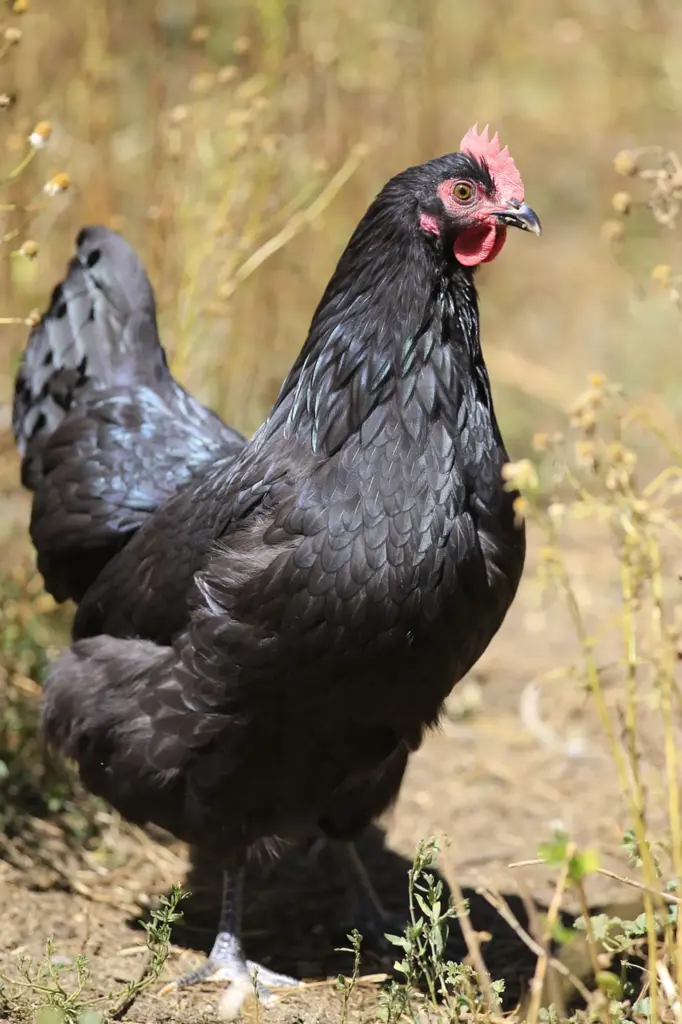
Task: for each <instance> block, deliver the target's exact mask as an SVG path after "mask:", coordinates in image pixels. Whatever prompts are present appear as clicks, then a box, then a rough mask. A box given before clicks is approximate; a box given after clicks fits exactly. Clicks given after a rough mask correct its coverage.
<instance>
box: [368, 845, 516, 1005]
mask: <svg viewBox="0 0 682 1024" xmlns="http://www.w3.org/2000/svg"><path fill="white" fill-rule="evenodd" d="M437 854H438V842H437V840H435V839H430V840H428V841H427V842H424V841H422V842H421V843H420V844H419V847H418V849H417V853H416V856H415V859H414V863H413V865H412V867H411V868H410V871H409V874H408V897H409V920H408V923H407V925H406V926H405V931H404V932H403V934H402V935H388V936H387V938H388V939H389V941H390V942H391V943H392V944H393V945H394V946H395V947H396V948H398V949H400V950H402V952H403V954H404V955H403V957H402V958H401V959H400V960H398V961H396V963H395V964H394V968H395V970H396V971H398V972H399V973H400V974H401V975H403V977H404V979H405V985H404V987H403V989H402V991H401V989H400V987H399V986H397V985H392V986H391V987H389V989H388V990H387V992H386V993H385V994H384V997H383V1000H382V1007H381V1009H382V1017H383V1019H384V1020H386V1021H397V1020H399V1019H400V1016H401V1015H403V1014H405V1013H407V1014H408V1015H409V1016H410V1017H411V1019H412V1020H416V1019H418V1017H419V1012H418V1009H417V1006H418V1002H419V1001H420V999H419V997H418V996H417V995H416V993H417V992H419V991H424V990H426V993H427V995H428V999H429V1002H430V1012H432V1013H434V1012H435V1013H437V1015H438V1018H439V1019H442V1020H446V1021H460V1020H462V1018H463V1017H477V1016H478V1015H480V1014H484V1013H485V1012H486V1006H485V1002H486V1001H485V999H484V997H483V995H482V993H481V987H480V979H479V978H478V976H477V974H476V971H475V970H474V968H473V967H470V966H468V965H464V964H460V963H455V962H454V961H451V960H447V959H446V957H445V950H446V945H447V941H448V934H449V923H450V921H452V920H453V919H454V918H458V917H463V916H465V915H467V914H468V912H469V909H468V905H467V904H466V901H463V902H462V903H461V905H459V906H454V905H452V904H451V903H448V902H446V901H445V899H444V891H443V890H444V887H443V881H442V879H440V878H437V877H436V875H435V874H434V871H433V870H432V869H433V868H434V865H435V862H436V857H437ZM491 987H492V991H493V993H494V995H495V996H499V995H501V994H502V992H503V991H504V982H502V981H496V982H493V983H492V986H491ZM488 1009H489V1008H488Z"/></svg>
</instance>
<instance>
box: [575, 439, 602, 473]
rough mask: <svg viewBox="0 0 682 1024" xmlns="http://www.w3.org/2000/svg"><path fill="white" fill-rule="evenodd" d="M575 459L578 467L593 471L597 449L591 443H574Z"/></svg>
mask: <svg viewBox="0 0 682 1024" xmlns="http://www.w3.org/2000/svg"><path fill="white" fill-rule="evenodd" d="M575 458H576V462H577V463H578V465H579V466H584V467H585V468H586V469H594V468H595V466H596V465H597V449H596V447H595V444H594V442H593V441H576V445H575Z"/></svg>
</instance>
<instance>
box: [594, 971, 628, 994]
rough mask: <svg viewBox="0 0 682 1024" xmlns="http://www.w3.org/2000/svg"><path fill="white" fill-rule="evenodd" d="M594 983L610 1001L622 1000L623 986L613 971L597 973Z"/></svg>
mask: <svg viewBox="0 0 682 1024" xmlns="http://www.w3.org/2000/svg"><path fill="white" fill-rule="evenodd" d="M595 981H596V982H597V985H598V987H599V988H600V989H601V990H602V992H605V993H606V995H607V996H608V997H609V998H610V999H622V998H623V984H622V982H621V980H620V978H619V977H618V975H617V974H614V973H613V971H597V974H596V977H595Z"/></svg>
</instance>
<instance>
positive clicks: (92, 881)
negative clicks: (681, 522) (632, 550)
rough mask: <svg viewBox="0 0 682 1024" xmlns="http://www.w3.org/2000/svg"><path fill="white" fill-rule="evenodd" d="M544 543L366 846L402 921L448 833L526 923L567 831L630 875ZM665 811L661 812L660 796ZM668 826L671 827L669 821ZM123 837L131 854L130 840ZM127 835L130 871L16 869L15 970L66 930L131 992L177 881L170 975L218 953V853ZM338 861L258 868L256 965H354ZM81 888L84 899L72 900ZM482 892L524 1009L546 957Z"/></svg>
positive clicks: (481, 909)
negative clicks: (420, 861)
mask: <svg viewBox="0 0 682 1024" xmlns="http://www.w3.org/2000/svg"><path fill="white" fill-rule="evenodd" d="M538 544H539V541H538V538H533V537H532V536H531V555H530V560H529V571H528V573H527V576H526V579H525V582H524V584H523V585H522V589H521V592H520V594H519V597H518V599H517V601H516V604H515V606H514V608H513V610H512V612H511V613H510V615H509V617H508V619H507V622H506V623H505V625H504V627H503V630H502V631H501V633H500V635H499V636H498V637H497V638H496V640H495V641H494V643H493V645H492V646H491V648H490V649H489V651H488V652H487V653H486V655H485V657H484V658H483V660H482V661H481V663H480V664H479V665H478V666H477V667H476V669H475V671H474V672H473V673H472V674H471V676H470V678H469V679H468V680H467V681H466V682H465V683H463V684H462V685H461V686H460V687H459V688H458V689H457V690H456V691H455V693H454V694H453V696H452V698H451V700H450V704H449V707H448V714H447V716H446V718H445V720H444V721H443V724H442V728H441V730H440V731H439V732H438V733H436V734H434V735H432V736H431V737H430V738H429V739H428V741H427V742H426V743H425V745H424V747H423V749H422V750H421V751H420V752H419V753H418V754H417V755H416V756H415V757H414V759H413V761H412V764H411V766H410V769H409V773H408V777H407V781H406V783H405V786H404V789H403V792H402V795H401V798H400V801H399V803H398V806H397V808H396V809H395V811H394V813H393V814H392V816H391V818H390V820H389V821H387V822H386V823H385V827H386V835H385V837H384V836H383V834H382V833H381V832H380V831H378V830H377V831H376V832H374V833H372V835H370V836H368V837H367V838H366V841H365V842H364V843H363V844H362V853H363V856H364V858H365V861H366V864H367V866H368V869H369V872H370V874H371V876H372V878H373V880H374V882H375V885H376V887H377V889H378V891H379V894H380V895H381V897H382V899H383V900H384V902H385V903H386V905H387V907H388V908H390V910H391V911H392V912H393V913H395V915H396V918H397V919H400V917H401V915H403V916H404V914H405V908H406V894H407V887H406V874H407V870H408V865H409V861H410V858H411V857H412V855H413V853H414V850H415V846H416V843H417V841H418V840H419V838H420V837H428V836H430V835H433V834H441V833H446V834H447V835H448V836H449V837H450V840H451V842H452V846H451V848H450V858H451V862H452V864H453V866H454V869H455V871H456V875H457V878H458V881H459V883H460V885H462V886H463V887H465V888H467V887H470V888H471V889H472V890H473V889H474V888H475V887H476V886H479V885H480V884H481V883H482V882H485V883H486V884H488V885H490V886H493V887H494V888H495V889H496V890H498V891H500V892H502V893H505V894H507V895H508V896H509V899H510V901H511V904H512V906H513V908H514V911H515V912H516V913H518V915H519V916H520V918H521V919H522V920H524V919H525V915H524V912H523V906H522V904H521V901H520V900H519V897H518V893H519V885H520V884H521V885H523V886H525V887H526V889H527V891H530V892H531V893H532V894H533V896H534V897H535V899H536V900H537V902H538V903H539V904H541V905H542V904H543V903H546V902H547V901H548V898H549V896H550V894H551V888H552V877H551V873H550V872H549V871H548V870H547V869H546V868H545V867H531V868H510V867H509V866H508V865H509V864H510V863H512V862H517V861H521V860H525V859H528V858H533V857H535V856H536V855H537V849H538V845H539V843H541V842H542V841H543V840H545V839H547V838H548V837H549V836H550V834H551V830H552V828H553V827H555V826H556V825H557V824H558V823H562V824H563V825H564V826H565V828H566V829H567V830H568V831H569V832H570V834H571V836H572V837H573V838H575V840H576V841H577V842H578V843H581V844H589V845H591V846H596V847H597V849H598V850H599V852H600V856H601V861H602V864H603V865H604V866H605V867H611V868H613V869H615V870H616V871H621V872H623V871H627V867H626V861H625V856H624V854H623V852H622V851H621V849H620V841H621V837H622V834H623V831H624V828H625V827H626V825H627V816H626V813H625V808H624V805H623V800H622V798H621V795H620V791H619V787H618V784H617V780H616V777H615V772H614V770H613V767H612V764H611V760H610V757H609V754H608V750H607V748H606V744H605V742H604V739H603V735H602V731H601V727H600V725H599V723H598V721H597V719H596V716H595V714H594V712H593V710H592V704H591V699H590V697H589V696H588V695H587V693H586V690H585V687H584V685H583V684H582V683H581V682H580V680H579V679H571V678H567V677H566V676H564V675H561V674H558V673H555V676H554V677H552V676H551V672H552V670H558V669H560V668H561V667H562V666H565V665H566V664H568V663H570V662H572V661H574V660H575V659H576V658H577V656H578V648H577V645H576V643H575V642H574V639H573V636H572V632H571V630H570V625H569V622H568V618H567V615H566V613H565V611H564V609H563V607H562V605H561V603H559V602H548V601H547V600H545V599H541V598H539V594H538V589H537V586H536V584H535V582H534V579H533V568H534V562H535V557H534V555H533V550H534V549H537V547H538ZM595 545H596V546H595ZM568 550H569V562H570V567H571V571H572V573H573V577H574V580H575V582H576V588H577V591H578V594H579V597H580V599H581V601H582V603H583V607H584V608H585V610H586V613H587V615H588V618H592V617H594V620H595V621H599V622H600V623H605V622H606V623H608V622H609V617H610V616H611V614H612V609H615V608H616V604H615V603H614V602H615V599H616V597H617V593H616V591H615V590H614V589H613V585H612V583H611V576H610V570H609V566H608V563H607V560H606V559H605V558H595V554H596V553H597V552H598V551H599V550H600V549H599V544H598V542H595V541H594V539H593V538H591V539H590V540H589V542H588V541H587V540H586V537H585V536H584V535H578V534H576V536H575V537H574V538H573V539H572V541H571V543H570V545H569V549H568ZM609 643H610V641H609V639H608V637H607V638H606V641H605V644H604V646H603V659H604V661H603V666H604V668H603V678H604V689H605V693H606V696H607V700H608V701H609V702H610V704H611V705H612V706H615V705H616V704H617V703H618V701H619V700H620V698H621V696H622V694H621V692H620V684H619V683H618V675H617V672H616V671H615V670H614V669H613V667H610V662H609V657H610V655H612V654H613V651H611V650H610V648H609ZM601 650H602V648H600V651H601ZM548 673H549V675H548ZM652 714H653V713H652ZM648 716H649V712H648V711H647V709H646V708H645V707H644V708H643V709H642V715H641V735H642V741H643V754H644V757H643V766H644V772H645V777H646V779H647V785H648V786H649V788H650V791H651V792H652V793H653V787H655V786H656V784H657V782H656V779H657V774H656V773H657V768H658V767H659V763H658V762H659V760H660V753H659V744H658V742H657V739H656V734H655V725H654V721H653V718H652V720H651V722H649V717H648ZM652 805H653V806H654V808H656V806H657V802H656V799H655V793H654V799H653V800H652ZM661 813H663V804H662V803H661ZM651 824H652V828H654V829H655V827H656V822H655V821H652V823H651ZM109 841H110V844H113V846H114V847H116V838H115V837H114V839H113V840H111V839H110V840H109ZM59 842H60V839H59V833H58V831H56V830H54V826H50V827H49V828H48V830H47V832H46V834H45V850H46V851H49V850H50V849H51V846H52V845H54V844H57V846H58V844H59ZM126 842H127V840H126V839H125V837H124V835H123V834H122V838H121V851H120V853H121V863H122V866H121V867H120V868H118V869H114V870H105V869H104V868H101V867H100V868H99V869H93V870H90V869H91V868H92V864H90V865H89V868H88V871H87V872H86V869H85V868H82V865H80V864H79V863H78V858H77V857H75V856H74V855H73V854H71V855H70V857H71V860H70V861H69V859H68V858H65V863H67V864H69V863H71V864H73V865H74V867H73V872H74V874H73V878H72V879H71V880H70V878H69V871H70V870H71V869H69V868H67V869H66V870H65V869H63V868H60V869H58V870H57V869H55V864H56V862H57V860H58V859H59V858H58V856H57V855H56V854H55V855H54V856H52V854H49V853H48V854H47V855H46V856H44V857H43V858H42V859H40V858H39V859H40V860H41V862H40V863H38V862H37V861H36V859H35V858H32V859H31V860H27V861H26V863H25V865H22V864H21V863H16V862H15V863H14V864H9V863H5V864H3V863H2V862H0V921H1V922H2V927H1V928H0V973H2V974H11V973H12V972H13V970H14V964H15V963H16V960H17V957H18V955H19V954H20V953H21V952H24V953H31V954H33V955H35V956H40V955H41V954H42V952H43V950H44V943H45V939H46V937H47V936H48V935H52V936H53V937H54V943H55V947H56V950H57V951H58V953H59V954H61V955H65V956H73V955H75V954H77V953H79V952H81V951H84V952H85V953H87V955H88V957H89V959H90V962H91V968H92V979H91V984H92V988H93V991H94V992H96V993H106V992H107V991H110V990H111V989H115V988H117V987H118V986H119V985H120V983H121V981H124V980H126V979H129V978H131V977H135V976H136V973H137V972H138V971H139V970H140V969H141V965H142V962H143V960H144V952H143V950H142V949H141V946H142V933H141V931H140V929H139V926H137V925H136V923H135V922H136V918H138V917H139V916H141V915H143V914H144V909H141V908H144V906H145V903H148V899H149V896H150V894H153V893H158V892H163V891H164V889H167V887H168V886H169V885H170V883H171V881H173V880H179V881H183V882H185V884H186V886H187V887H188V888H189V889H190V890H191V892H192V893H193V896H192V898H191V899H190V900H188V901H187V905H186V914H185V919H184V921H183V922H182V924H181V925H179V926H178V927H177V928H176V931H175V932H174V939H175V942H176V943H177V945H175V946H174V947H173V952H172V956H171V958H170V959H169V961H168V963H167V965H166V968H165V973H164V978H166V979H168V978H172V977H174V976H177V975H179V974H180V973H182V972H183V971H185V970H187V969H188V968H189V967H190V966H194V965H195V964H197V963H198V962H199V961H200V959H201V957H202V956H204V954H205V952H206V950H207V949H208V948H209V946H210V943H211V940H212V937H213V929H214V927H215V921H216V907H217V899H218V875H217V872H216V870H215V868H214V867H213V866H212V865H206V864H204V863H202V861H201V859H198V860H195V861H194V862H193V864H192V865H191V866H190V867H189V868H188V862H187V860H186V853H185V850H184V848H182V847H180V846H170V847H168V846H163V847H162V846H157V845H156V844H154V843H153V842H151V841H149V842H148V843H146V844H144V845H142V846H140V847H139V848H138V849H137V850H136V851H135V854H134V857H135V858H136V859H135V860H134V861H131V859H130V858H129V857H126V855H125V849H124V847H125V843H126ZM55 849H56V847H55ZM334 863H335V862H334V861H333V860H332V859H331V857H330V855H329V854H328V853H323V854H322V855H321V857H320V858H319V860H318V862H317V863H316V864H314V865H311V864H310V863H309V862H308V861H307V860H305V859H304V857H303V856H302V854H301V853H300V852H297V851H291V852H290V853H288V854H287V855H286V856H285V857H284V858H283V859H282V860H281V861H280V862H279V863H278V864H276V865H274V866H270V867H269V868H267V869H262V868H258V867H257V866H256V867H254V870H253V872H252V875H253V878H252V880H251V884H250V888H249V892H248V902H247V911H246V943H247V948H248V953H249V955H250V956H252V957H253V958H254V959H257V960H260V961H261V962H263V963H265V964H267V965H268V966H272V967H273V968H275V969H278V970H283V971H286V972H289V973H294V974H296V975H297V976H299V977H301V978H305V979H309V980H318V981H319V980H321V979H324V978H325V977H329V976H333V975H334V974H335V973H338V971H340V970H346V971H348V969H349V967H350V957H349V956H348V954H339V953H334V952H333V951H334V948H335V947H338V946H343V945H346V944H347V943H346V942H345V941H344V938H345V932H346V931H347V930H348V928H349V926H350V925H351V924H352V922H351V921H348V920H345V919H344V917H345V915H344V906H345V901H344V893H345V888H344V883H343V880H342V879H340V878H339V877H338V873H337V872H336V869H335V867H334ZM81 869H82V870H81ZM55 872H56V873H55ZM73 879H75V880H76V881H75V883H74V882H73ZM83 879H86V881H83ZM72 883H73V884H75V886H76V888H77V889H79V890H80V893H79V892H74V891H69V890H70V889H71V890H72V889H73V884H72ZM603 883H604V879H598V880H595V881H593V882H592V883H591V887H590V891H589V894H588V895H589V898H590V900H591V901H592V903H593V905H595V906H596V905H598V904H601V903H602V902H604V901H615V902H619V903H624V904H626V903H627V904H629V905H630V906H631V905H632V901H633V899H635V903H636V893H635V892H634V890H628V889H625V888H624V887H622V886H620V885H618V884H616V883H614V884H613V885H610V884H606V885H605V884H603ZM466 895H471V909H472V920H473V924H474V927H475V928H476V929H478V930H480V931H487V932H489V933H491V936H492V937H491V938H490V940H489V941H488V942H486V944H485V947H484V948H485V954H486V959H487V962H488V966H489V968H490V970H491V972H492V973H493V975H495V976H497V977H504V978H505V981H506V983H507V996H508V1001H509V1004H510V1005H512V1006H513V1005H514V1003H515V1002H516V1000H517V999H518V998H519V997H520V996H521V995H522V994H523V993H524V992H525V990H526V986H527V981H528V979H529V977H530V975H531V974H532V971H533V967H534V957H533V954H532V953H531V952H530V951H529V950H528V949H527V948H526V947H525V946H524V944H523V943H522V942H520V940H519V939H518V937H517V936H516V934H515V933H514V932H513V931H512V930H511V929H510V928H509V927H508V926H507V925H505V923H504V922H503V921H501V920H500V918H499V917H498V915H497V914H496V912H495V911H494V910H493V909H492V908H491V907H490V906H489V904H488V903H487V902H486V901H485V899H483V898H482V897H481V896H478V895H476V893H475V892H473V891H472V892H467V893H466ZM451 946H452V950H451V952H452V955H453V956H454V957H460V958H461V957H463V956H464V955H465V949H464V946H463V943H462V940H461V936H460V935H459V932H458V929H453V934H452V936H451ZM384 967H385V964H384V965H382V963H381V962H380V961H378V960H377V958H376V957H375V956H373V954H372V951H371V949H370V950H367V952H366V955H365V958H364V963H363V969H364V970H365V971H366V972H369V973H372V972H377V971H380V970H382V969H384ZM160 987H161V985H160V984H158V985H156V986H154V987H153V988H152V989H151V990H150V991H149V992H148V993H147V994H145V995H144V996H142V997H141V998H140V999H139V1000H138V1001H137V1002H136V1003H135V1005H134V1007H133V1008H132V1009H131V1011H130V1013H129V1015H128V1017H127V1018H126V1019H127V1020H129V1021H131V1022H134V1021H139V1022H145V1024H160V1022H162V1021H169V1022H175V1021H177V1022H180V1021H185V1022H190V1024H195V1022H197V1024H198V1022H200V1021H210V1020H213V1019H214V1013H215V1007H216V1004H217V998H218V993H219V990H218V988H217V986H215V985H204V986H202V987H201V988H198V989H196V990H193V991H189V992H187V993H183V994H180V995H170V996H164V997H162V996H160V995H159V994H158V993H159V989H160ZM374 992H375V990H374V989H372V988H370V987H368V988H367V989H365V988H362V989H361V990H360V994H359V995H358V997H357V1002H356V1003H355V1004H354V1006H355V1012H356V1013H357V1014H360V1016H362V1015H363V1012H364V1010H363V1008H366V1009H368V1012H367V1014H366V1019H373V1012H372V1006H373V1004H372V1002H371V1000H373V999H374V998H375V996H374ZM365 993H366V994H365ZM339 999H340V997H339V995H338V993H337V992H335V990H334V987H333V985H331V984H327V985H315V986H310V987H308V988H304V989H302V990H300V991H299V992H297V993H296V994H292V995H289V996H287V997H286V998H285V999H283V1000H281V1001H280V1002H279V1003H278V1004H277V1005H276V1006H275V1007H273V1008H272V1009H269V1008H268V1010H267V1011H264V1010H262V1009H261V1011H260V1012H261V1013H264V1014H265V1013H267V1017H266V1018H264V1019H272V1020H275V1021H282V1022H284V1021H305V1022H308V1021H323V1022H325V1021H338V1019H339V1005H340V1003H339Z"/></svg>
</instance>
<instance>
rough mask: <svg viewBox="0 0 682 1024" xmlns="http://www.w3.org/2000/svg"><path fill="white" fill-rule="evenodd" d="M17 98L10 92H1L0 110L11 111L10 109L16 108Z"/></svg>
mask: <svg viewBox="0 0 682 1024" xmlns="http://www.w3.org/2000/svg"><path fill="white" fill-rule="evenodd" d="M16 101H17V98H16V96H13V95H12V94H11V93H9V92H0V110H9V108H10V107H12V106H14V104H15V103H16Z"/></svg>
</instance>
